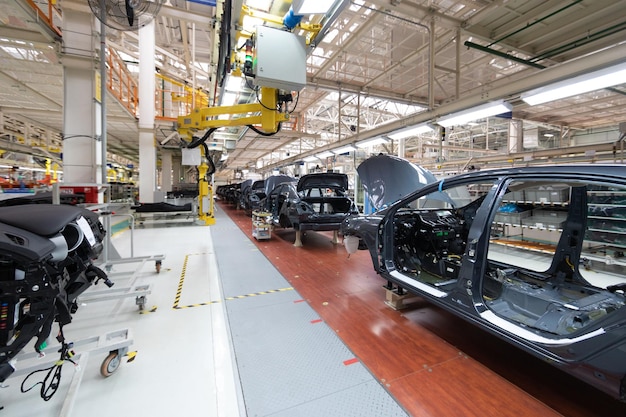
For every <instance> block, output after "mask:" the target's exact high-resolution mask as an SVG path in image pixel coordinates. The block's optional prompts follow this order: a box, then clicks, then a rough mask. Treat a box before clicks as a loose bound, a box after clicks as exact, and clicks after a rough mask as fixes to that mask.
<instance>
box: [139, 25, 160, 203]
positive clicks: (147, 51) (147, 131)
mask: <svg viewBox="0 0 626 417" xmlns="http://www.w3.org/2000/svg"><path fill="white" fill-rule="evenodd" d="M154 50H155V35H154V20H152V21H150V23H148V24H146V25H145V26H144V27H142V28H140V29H139V172H140V174H139V201H140V202H141V203H154V200H155V191H156V175H157V174H156V147H155V143H154V111H155V103H154V85H155V77H154V64H155V62H154Z"/></svg>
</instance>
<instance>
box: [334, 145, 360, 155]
mask: <svg viewBox="0 0 626 417" xmlns="http://www.w3.org/2000/svg"><path fill="white" fill-rule="evenodd" d="M332 151H333V153H335V154H337V155H339V154H342V153H348V152H352V151H356V148H355V147H354V146H352V145H348V146H342V147H341V148H337V149H333V150H332Z"/></svg>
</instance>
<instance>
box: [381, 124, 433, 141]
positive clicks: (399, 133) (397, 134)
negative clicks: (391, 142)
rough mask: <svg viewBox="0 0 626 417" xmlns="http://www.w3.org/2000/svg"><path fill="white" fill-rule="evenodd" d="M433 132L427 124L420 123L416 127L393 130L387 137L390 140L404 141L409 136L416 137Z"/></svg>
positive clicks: (431, 127)
mask: <svg viewBox="0 0 626 417" xmlns="http://www.w3.org/2000/svg"><path fill="white" fill-rule="evenodd" d="M434 130H435V128H434V127H433V126H431V125H429V124H428V123H422V124H420V125H417V126H408V127H405V128H404V129H399V130H394V131H393V132H391V133H390V134H388V135H387V136H389V137H390V138H391V139H404V138H408V137H411V136H417V135H419V134H421V133H428V132H433V131H434Z"/></svg>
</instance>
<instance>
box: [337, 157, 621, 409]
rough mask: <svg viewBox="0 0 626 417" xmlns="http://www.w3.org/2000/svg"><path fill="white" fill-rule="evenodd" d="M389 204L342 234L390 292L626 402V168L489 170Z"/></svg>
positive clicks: (357, 218)
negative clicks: (424, 303) (425, 303)
mask: <svg viewBox="0 0 626 417" xmlns="http://www.w3.org/2000/svg"><path fill="white" fill-rule="evenodd" d="M391 171H393V170H391ZM385 175H386V176H387V177H388V178H389V175H392V176H393V172H385V173H384V175H383V173H381V175H380V176H385ZM374 177H376V175H374V176H373V177H372V178H371V179H374ZM392 178H393V177H392ZM396 178H398V177H397V176H396ZM379 180H380V178H379ZM387 203H388V205H387V207H386V208H383V209H382V210H379V211H376V212H374V213H371V214H362V215H353V216H349V217H348V218H347V219H346V220H345V221H344V223H343V225H342V233H343V234H344V239H352V241H353V242H354V241H355V239H356V238H358V239H359V245H354V244H352V245H351V248H349V249H348V250H349V251H353V250H356V248H357V247H358V248H360V249H365V248H367V249H368V250H369V252H370V255H371V259H372V262H373V265H374V268H375V270H376V271H377V272H378V273H379V274H380V275H381V277H382V278H384V279H385V280H387V288H388V289H389V290H393V291H398V290H399V291H400V292H402V291H404V290H407V291H409V292H410V293H414V294H418V295H421V296H423V297H424V298H426V299H428V300H429V301H431V302H433V303H435V304H436V305H439V306H440V307H442V308H444V309H446V310H448V311H450V312H453V313H455V314H456V315H458V316H460V317H462V318H464V319H466V320H468V321H470V322H472V323H474V324H476V325H477V326H479V327H481V328H483V329H485V330H487V331H489V332H491V333H493V334H495V335H497V336H499V337H501V338H502V339H504V340H506V341H508V342H509V343H511V344H513V345H515V346H517V347H519V348H522V349H524V350H525V351H527V352H529V353H531V354H533V355H535V356H537V357H539V358H542V359H544V360H547V361H549V362H550V363H552V364H554V365H555V366H557V367H559V368H561V369H562V370H564V371H566V372H568V373H570V374H571V375H574V376H575V377H577V378H579V379H581V380H583V381H586V382H587V383H589V384H591V385H593V386H594V387H596V388H598V389H600V390H602V391H604V392H606V393H608V394H609V395H611V396H612V397H614V398H616V399H619V400H621V401H626V257H625V256H624V253H626V166H624V165H577V166H567V165H560V166H550V167H523V168H510V169H496V170H485V171H477V172H472V173H467V174H461V175H458V176H454V177H446V178H444V179H440V180H436V181H434V182H430V183H426V184H422V185H421V186H420V187H418V189H415V188H414V190H413V192H411V193H408V194H405V196H404V197H402V198H400V199H398V201H396V202H387ZM346 247H347V248H348V245H346Z"/></svg>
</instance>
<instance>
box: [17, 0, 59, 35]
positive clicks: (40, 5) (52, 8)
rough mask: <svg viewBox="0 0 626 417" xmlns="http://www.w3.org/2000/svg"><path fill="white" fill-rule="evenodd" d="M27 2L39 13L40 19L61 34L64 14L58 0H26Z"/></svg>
mask: <svg viewBox="0 0 626 417" xmlns="http://www.w3.org/2000/svg"><path fill="white" fill-rule="evenodd" d="M26 3H27V4H29V5H30V6H31V7H32V8H33V10H34V11H35V13H37V18H38V19H40V20H41V21H42V22H44V23H45V24H46V25H47V26H48V27H49V28H50V29H52V31H54V32H55V33H56V34H57V35H59V36H61V22H62V15H61V10H60V9H59V8H58V5H57V2H56V0H26Z"/></svg>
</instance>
